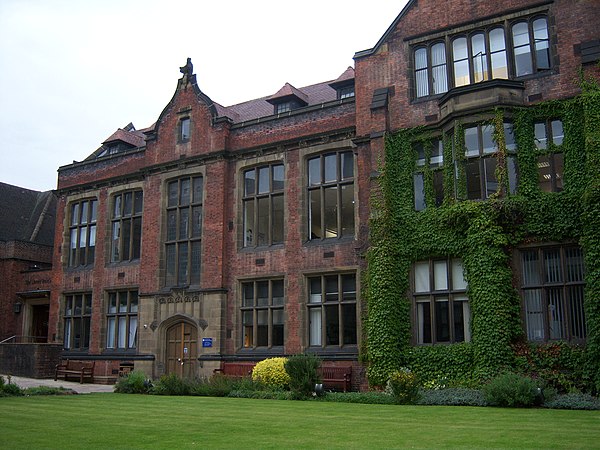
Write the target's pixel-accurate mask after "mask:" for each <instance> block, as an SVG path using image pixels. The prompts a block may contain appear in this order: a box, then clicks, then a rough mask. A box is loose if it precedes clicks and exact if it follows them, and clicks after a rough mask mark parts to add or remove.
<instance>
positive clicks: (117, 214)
mask: <svg viewBox="0 0 600 450" xmlns="http://www.w3.org/2000/svg"><path fill="white" fill-rule="evenodd" d="M113 217H115V218H117V217H121V196H120V195H115V205H114V209H113Z"/></svg>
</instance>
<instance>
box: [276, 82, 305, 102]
mask: <svg viewBox="0 0 600 450" xmlns="http://www.w3.org/2000/svg"><path fill="white" fill-rule="evenodd" d="M284 97H296V98H298V99H300V100H302V101H303V102H304V103H306V104H308V97H307V96H306V94H305V93H304V92H302V91H300V90H298V89H296V88H295V87H294V86H292V85H291V84H290V83H285V84H284V85H283V87H282V88H281V89H279V90H278V91H277V93H275V94H273V95H271V96H270V97H268V98H267V101H268V102H269V103H276V102H275V101H273V100H277V99H281V98H284Z"/></svg>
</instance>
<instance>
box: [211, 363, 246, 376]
mask: <svg viewBox="0 0 600 450" xmlns="http://www.w3.org/2000/svg"><path fill="white" fill-rule="evenodd" d="M255 365H256V363H255V362H222V363H221V367H220V368H219V369H215V370H213V373H215V374H218V373H220V374H221V375H225V376H228V377H234V378H241V377H249V376H251V375H252V369H254V366H255Z"/></svg>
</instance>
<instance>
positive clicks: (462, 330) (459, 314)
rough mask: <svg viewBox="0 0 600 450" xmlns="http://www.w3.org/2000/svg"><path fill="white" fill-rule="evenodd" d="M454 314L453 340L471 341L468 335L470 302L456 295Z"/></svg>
mask: <svg viewBox="0 0 600 450" xmlns="http://www.w3.org/2000/svg"><path fill="white" fill-rule="evenodd" d="M452 313H453V314H452V315H453V319H454V320H453V321H454V341H453V342H465V341H469V340H470V339H469V336H468V332H467V330H468V326H469V322H468V317H469V316H468V314H469V309H468V303H467V301H466V299H460V298H457V297H455V298H454V303H453V307H452Z"/></svg>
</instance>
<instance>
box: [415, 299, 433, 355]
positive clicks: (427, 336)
mask: <svg viewBox="0 0 600 450" xmlns="http://www.w3.org/2000/svg"><path fill="white" fill-rule="evenodd" d="M417 343H418V344H431V304H430V302H429V299H424V300H417Z"/></svg>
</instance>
